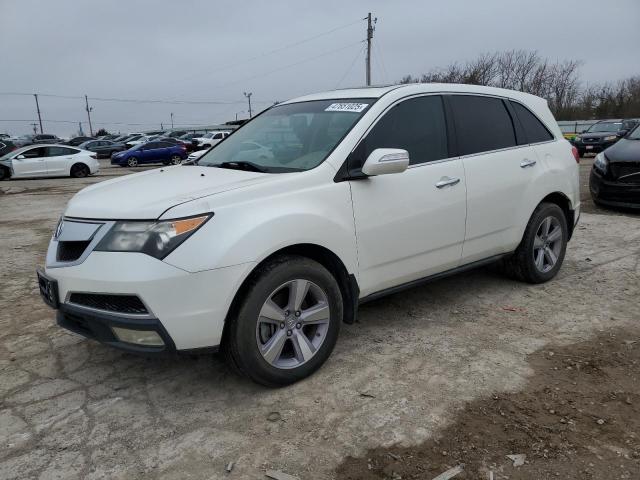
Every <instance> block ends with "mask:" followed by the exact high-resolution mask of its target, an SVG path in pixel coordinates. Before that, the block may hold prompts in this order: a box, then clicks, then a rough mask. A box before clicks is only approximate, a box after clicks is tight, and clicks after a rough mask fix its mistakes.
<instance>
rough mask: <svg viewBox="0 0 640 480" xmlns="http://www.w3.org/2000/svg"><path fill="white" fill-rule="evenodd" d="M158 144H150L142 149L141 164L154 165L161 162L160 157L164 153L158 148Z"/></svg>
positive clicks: (146, 144)
mask: <svg viewBox="0 0 640 480" xmlns="http://www.w3.org/2000/svg"><path fill="white" fill-rule="evenodd" d="M158 146H159V144H158V142H148V143H145V144H144V145H142V147H140V160H138V162H140V163H153V162H159V161H160V158H159V155H160V154H161V153H162V152H160V151H159V150H160V149H159V148H158Z"/></svg>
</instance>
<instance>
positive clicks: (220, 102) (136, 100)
mask: <svg viewBox="0 0 640 480" xmlns="http://www.w3.org/2000/svg"><path fill="white" fill-rule="evenodd" d="M0 95H7V96H33V95H34V94H33V93H26V92H0ZM37 95H38V97H51V98H64V99H70V100H85V97H84V96H73V95H58V94H52V93H38V94H37ZM87 98H88V99H89V100H92V101H94V102H122V103H160V104H167V105H239V104H244V100H232V101H225V100H164V99H139V98H115V97H109V98H106V97H87ZM254 103H261V104H269V105H271V104H272V103H273V102H271V101H266V100H263V101H258V102H254Z"/></svg>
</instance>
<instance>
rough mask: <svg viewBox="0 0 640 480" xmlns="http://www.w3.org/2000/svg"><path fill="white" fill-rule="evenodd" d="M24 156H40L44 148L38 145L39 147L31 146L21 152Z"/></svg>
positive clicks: (42, 155) (42, 154)
mask: <svg viewBox="0 0 640 480" xmlns="http://www.w3.org/2000/svg"><path fill="white" fill-rule="evenodd" d="M21 155H22V156H23V157H24V158H40V157H44V156H45V154H44V148H43V147H40V148H31V149H29V150H26V151H24V152H22V154H21Z"/></svg>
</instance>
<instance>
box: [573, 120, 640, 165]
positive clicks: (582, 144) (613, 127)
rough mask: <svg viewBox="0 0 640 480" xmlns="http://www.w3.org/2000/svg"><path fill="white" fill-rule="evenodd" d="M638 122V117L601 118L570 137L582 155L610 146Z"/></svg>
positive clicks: (597, 151) (598, 151)
mask: <svg viewBox="0 0 640 480" xmlns="http://www.w3.org/2000/svg"><path fill="white" fill-rule="evenodd" d="M638 123H640V120H639V119H634V118H631V119H626V120H624V119H618V120H602V121H600V122H597V123H594V124H593V125H591V126H590V127H589V128H588V129H586V130H583V131H582V132H581V133H580V134H579V135H576V136H575V137H574V138H573V139H572V143H573V144H574V145H575V147H576V148H577V149H578V153H579V154H580V156H581V157H583V156H584V155H585V154H587V153H600V152H602V151H603V150H605V149H606V148H608V147H610V146H611V145H613V144H614V143H616V142H617V141H618V140H620V139H621V138H622V137H624V136H625V135H626V134H627V133H628V132H629V131H631V130H633V128H634V127H635V126H636V125H638Z"/></svg>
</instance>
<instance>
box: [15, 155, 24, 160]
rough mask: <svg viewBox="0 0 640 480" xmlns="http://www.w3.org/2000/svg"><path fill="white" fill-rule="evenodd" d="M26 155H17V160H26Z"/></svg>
mask: <svg viewBox="0 0 640 480" xmlns="http://www.w3.org/2000/svg"><path fill="white" fill-rule="evenodd" d="M24 158H25V156H24V155H18V156H17V157H16V160H24Z"/></svg>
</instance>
